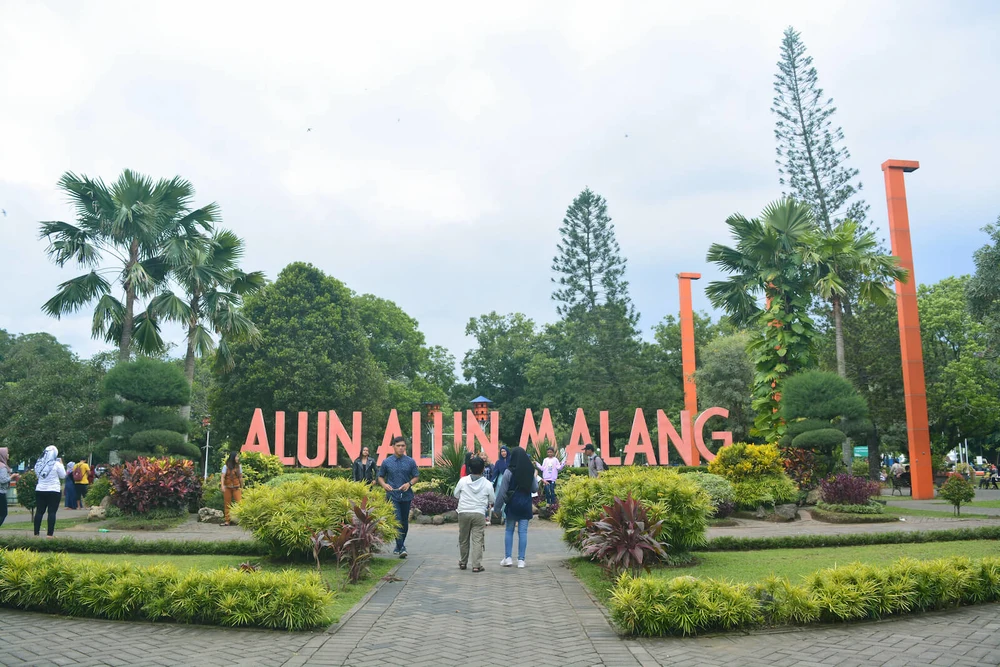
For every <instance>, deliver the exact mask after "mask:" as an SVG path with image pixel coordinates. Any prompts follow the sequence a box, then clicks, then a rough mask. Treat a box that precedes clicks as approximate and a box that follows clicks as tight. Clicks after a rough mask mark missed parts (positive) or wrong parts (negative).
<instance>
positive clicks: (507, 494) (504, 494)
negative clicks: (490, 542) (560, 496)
mask: <svg viewBox="0 0 1000 667" xmlns="http://www.w3.org/2000/svg"><path fill="white" fill-rule="evenodd" d="M508 451H509V457H508V458H509V459H510V462H509V463H508V464H507V470H506V471H504V473H503V475H502V476H501V478H500V488H499V489H497V494H496V511H497V513H498V514H499V513H500V512H502V511H503V510H504V509H505V508H506V510H507V528H506V530H505V532H504V541H503V546H504V558H503V560H501V561H500V565H501V566H503V567H510V566H511V565H513V564H514V563H513V561H511V553H512V552H513V550H514V527H515V526H517V566H518V567H519V568H523V567H524V556H525V552H526V551H527V550H528V521H530V520H531V517H532V514H533V512H532V509H533V507H532V504H531V494H532V493H533V492H537V491H538V480H537V478H536V477H535V466H534V465H533V464H532V463H531V458H530V457H529V456H528V453H527V452H525V451H524V450H523V449H521V448H520V447H511V448H510V450H508Z"/></svg>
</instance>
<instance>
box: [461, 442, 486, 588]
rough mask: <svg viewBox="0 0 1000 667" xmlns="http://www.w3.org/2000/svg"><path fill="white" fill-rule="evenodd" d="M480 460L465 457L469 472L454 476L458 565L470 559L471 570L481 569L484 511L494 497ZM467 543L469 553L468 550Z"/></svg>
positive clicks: (463, 566) (484, 539)
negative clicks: (462, 475)
mask: <svg viewBox="0 0 1000 667" xmlns="http://www.w3.org/2000/svg"><path fill="white" fill-rule="evenodd" d="M483 467H484V462H483V460H482V459H481V458H479V457H478V456H477V457H473V458H472V460H470V461H469V475H468V477H463V478H462V479H460V480H458V484H457V485H456V486H455V494H454V495H455V497H456V498H458V569H460V570H464V569H465V568H466V565H467V564H468V563H469V560H470V555H471V560H472V571H473V572H482V571H483V570H485V569H486V568H484V567H483V548H484V547H485V545H486V512H487V511H488V510H489V507H490V505H492V504H493V502H494V501H495V500H496V494H495V493H494V491H493V485H492V484H490V480H489V479H487V478H486V477H485V476H484V475H483ZM470 543H471V554H470Z"/></svg>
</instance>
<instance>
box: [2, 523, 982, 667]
mask: <svg viewBox="0 0 1000 667" xmlns="http://www.w3.org/2000/svg"><path fill="white" fill-rule="evenodd" d="M750 523H751V524H756V522H750ZM951 523H953V522H952V521H951V520H946V519H930V520H925V521H914V525H919V526H920V529H933V528H944V527H950V526H949V525H948V524H951ZM954 523H957V522H954ZM978 523H980V522H969V521H963V522H961V525H963V526H966V527H968V526H971V525H976V524H978ZM990 523H991V522H984V525H989V524H990ZM888 525H890V526H895V524H888ZM185 528H187V527H185ZM859 528H864V529H867V528H869V526H843V525H831V524H822V523H819V522H813V521H811V520H804V521H802V522H796V523H793V524H763V525H761V524H756V525H751V526H742V527H736V528H713V529H712V530H711V531H710V533H711V534H712V536H715V535H718V534H738V535H744V534H753V535H764V534H786V531H789V530H793V532H795V533H805V532H820V530H822V531H823V532H826V530H830V531H832V532H856V531H857V529H859ZM878 528H880V529H882V530H885V529H886V524H882V525H880V526H878ZM852 529H853V530H852ZM895 529H897V530H913V529H916V528H914V527H911V526H910V525H906V524H903V522H901V524H900V526H899V527H897V528H895ZM217 530H222V529H217ZM69 532H70V531H66V533H69ZM66 533H64V534H66ZM205 534H210V535H214V534H215V533H205ZM160 535H161V536H164V535H163V534H160ZM175 535H176V533H174V532H173V531H171V534H170V535H169V536H170V537H174V536H175ZM81 537H82V536H81ZM88 537H89V536H88ZM202 539H204V537H203V538H202ZM407 546H408V548H409V550H410V558H409V559H407V560H406V561H403V562H402V565H401V568H400V569H399V570H398V571H397V573H396V576H397V577H399V578H400V579H401V581H399V582H387V583H384V584H383V585H382V586H381V588H379V590H378V591H377V592H376V593H375V595H374V596H372V597H371V599H370V600H369V601H368V602H367V603H366V604H365V605H363V606H362V607H361V608H360V609H359V610H358V611H357V612H356V613H355V614H354V615H353V616H351V617H350V618H349V619H347V620H346V622H345V623H344V624H343V626H342V627H335V628H332V629H331V630H330V631H328V632H315V633H294V634H291V633H280V632H268V631H256V630H231V629H221V628H204V627H192V626H179V625H169V624H146V623H113V622H109V621H97V620H83V619H70V618H63V617H54V616H47V615H43V614H33V613H26V612H18V611H11V610H0V628H2V629H3V638H4V642H3V644H0V664H3V665H66V666H73V665H80V666H83V665H135V666H137V667H144V666H146V665H213V666H217V665H287V666H289V667H295V666H299V665H331V666H333V665H350V666H352V667H365V666H367V665H408V666H413V667H420V666H423V665H427V666H431V665H433V666H439V665H440V666H447V665H463V666H464V665H470V666H471V665H491V666H492V665H508V666H510V665H533V666H545V665H559V666H567V667H568V666H573V665H616V666H617V665H622V666H626V665H643V666H647V665H692V666H694V665H698V666H701V665H705V666H708V667H711V666H714V665H734V664H737V665H740V667H756V666H764V665H775V666H779V667H780V666H784V665H806V666H809V665H844V666H850V667H856V666H862V665H863V666H866V667H867V666H869V665H870V666H873V667H874V666H876V665H878V666H882V667H896V666H899V665H913V666H921V665H960V666H963V667H965V666H971V665H998V664H1000V605H981V606H977V607H968V608H963V609H958V610H954V611H950V612H946V613H938V614H928V615H922V616H916V617H910V618H904V619H899V620H891V621H884V622H879V623H862V624H853V625H849V626H830V627H815V626H814V627H810V628H804V629H792V630H789V631H785V632H774V633H761V634H752V635H726V636H714V637H701V638H693V639H690V638H689V639H621V638H619V637H618V636H617V634H615V632H614V630H613V629H612V628H611V626H610V625H609V624H608V622H607V620H606V618H605V615H604V613H603V611H602V610H601V609H600V608H599V607H598V606H597V604H595V603H594V602H593V600H592V599H591V598H590V596H589V595H588V594H587V592H586V591H585V590H584V589H583V587H582V586H581V584H580V583H579V582H578V581H577V580H576V578H575V577H573V575H572V574H571V573H570V572H569V570H567V569H566V568H565V566H564V565H563V562H564V561H565V559H566V558H567V556H569V555H570V552H569V551H568V550H567V549H566V547H565V546H564V545H563V544H562V542H561V537H560V532H559V530H558V529H557V528H556V527H555V526H553V525H551V524H547V523H544V522H537V521H532V525H531V529H530V531H529V547H528V556H527V563H528V567H527V568H525V569H523V570H518V569H517V568H501V567H500V566H499V560H500V558H501V556H502V555H503V553H502V551H503V531H502V529H501V528H499V527H492V528H490V529H488V532H487V540H486V546H487V557H486V560H485V565H486V567H487V570H486V571H485V572H483V573H479V574H473V573H472V572H471V571H470V570H466V571H460V570H459V569H458V567H457V560H458V549H457V530H456V528H455V527H454V526H414V527H412V528H411V533H410V538H409V539H408V540H407ZM497 637H499V638H501V641H500V642H497V640H496V638H497ZM498 644H499V650H497V648H496V647H497V646H498ZM470 647H475V648H470ZM480 647H482V648H480Z"/></svg>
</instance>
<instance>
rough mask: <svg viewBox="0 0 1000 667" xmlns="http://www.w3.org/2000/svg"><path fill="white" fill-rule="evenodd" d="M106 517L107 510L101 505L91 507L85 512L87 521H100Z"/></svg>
mask: <svg viewBox="0 0 1000 667" xmlns="http://www.w3.org/2000/svg"><path fill="white" fill-rule="evenodd" d="M105 518H107V510H105V509H104V508H103V507H91V508H90V512H88V513H87V521H100V520H101V519H105Z"/></svg>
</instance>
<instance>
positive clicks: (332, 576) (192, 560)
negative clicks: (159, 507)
mask: <svg viewBox="0 0 1000 667" xmlns="http://www.w3.org/2000/svg"><path fill="white" fill-rule="evenodd" d="M66 555H67V556H69V557H70V558H77V559H80V560H101V561H104V562H122V561H129V562H131V563H135V564H136V565H162V564H170V565H174V566H176V567H178V568H180V569H185V570H186V569H190V568H194V569H197V570H213V569H216V568H220V567H239V565H240V563H245V562H247V561H249V562H251V563H256V564H258V565H260V566H261V567H262V568H263V569H265V570H284V569H288V568H291V569H295V570H303V571H310V572H315V571H316V566H315V565H308V564H304V563H275V562H271V561H268V560H267V559H263V558H252V557H247V556H161V555H152V554H151V555H130V554H66ZM398 564H399V561H398V560H396V559H391V560H390V559H388V558H375V559H374V560H373V561H372V567H371V573H370V574H369V576H368V578H367V579H365V580H364V581H362V582H360V583H358V584H354V585H351V584H348V585H347V586H346V587H344V588H343V590H341V584H342V583H343V581H344V574H345V573H344V571H343V570H341V569H340V568H338V567H337V566H336V565H332V564H328V565H324V566H323V579H324V580H326V583H327V585H328V586H329V587H330V588H331V589H332V590H333V591H334V592H335V596H334V600H333V603H332V604H331V605H330V606H329V607H328V609H327V611H328V615H329V617H330V619H331V621H332V622H334V623H337V622H339V621H340V618H341V617H342V616H343V615H344V614H346V613H347V612H348V611H350V609H351V608H352V607H353V606H354V605H356V604H357V603H358V602H359V601H360V600H361V598H363V597H364V596H365V595H367V593H368V591H370V590H371V589H372V588H373V587H374V586H375V584H377V583H378V581H379V580H380V579H381V578H382V577H384V576H385V575H386V574H388V573H389V571H390V570H391V569H392V568H394V567H395V566H396V565H398Z"/></svg>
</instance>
